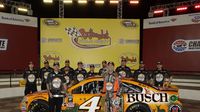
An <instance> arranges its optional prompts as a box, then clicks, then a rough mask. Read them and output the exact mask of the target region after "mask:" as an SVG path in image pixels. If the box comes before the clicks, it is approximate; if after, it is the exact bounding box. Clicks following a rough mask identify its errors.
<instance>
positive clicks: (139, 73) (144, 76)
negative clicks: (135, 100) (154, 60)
mask: <svg viewBox="0 0 200 112" xmlns="http://www.w3.org/2000/svg"><path fill="white" fill-rule="evenodd" d="M134 78H135V80H137V81H139V82H145V83H148V81H149V80H150V77H149V74H148V72H147V71H146V70H141V69H138V70H136V71H135V72H134Z"/></svg>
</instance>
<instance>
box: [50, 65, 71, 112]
mask: <svg viewBox="0 0 200 112" xmlns="http://www.w3.org/2000/svg"><path fill="white" fill-rule="evenodd" d="M59 67H60V65H59V63H58V62H55V63H54V64H53V69H54V71H53V72H51V73H50V74H49V75H48V77H47V90H48V94H49V112H55V110H56V112H61V107H62V103H63V98H64V97H65V95H66V90H67V86H66V80H65V78H64V76H63V74H62V73H61V72H60V70H59Z"/></svg>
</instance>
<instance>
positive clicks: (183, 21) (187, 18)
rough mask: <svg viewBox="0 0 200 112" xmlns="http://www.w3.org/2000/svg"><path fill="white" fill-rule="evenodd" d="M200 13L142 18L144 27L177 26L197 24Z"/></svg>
mask: <svg viewBox="0 0 200 112" xmlns="http://www.w3.org/2000/svg"><path fill="white" fill-rule="evenodd" d="M199 23H200V13H192V14H184V15H179V16H168V17H159V18H150V19H145V20H144V23H143V25H144V29H149V28H159V27H169V26H179V25H188V24H199Z"/></svg>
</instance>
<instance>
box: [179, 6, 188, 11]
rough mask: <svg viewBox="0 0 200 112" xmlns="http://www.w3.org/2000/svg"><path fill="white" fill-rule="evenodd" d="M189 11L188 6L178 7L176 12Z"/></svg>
mask: <svg viewBox="0 0 200 112" xmlns="http://www.w3.org/2000/svg"><path fill="white" fill-rule="evenodd" d="M187 9H188V7H187V6H182V7H177V8H176V11H186V10H187Z"/></svg>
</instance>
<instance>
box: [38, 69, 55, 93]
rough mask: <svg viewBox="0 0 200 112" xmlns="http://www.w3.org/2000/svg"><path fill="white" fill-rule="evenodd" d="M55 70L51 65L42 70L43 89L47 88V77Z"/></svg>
mask: <svg viewBox="0 0 200 112" xmlns="http://www.w3.org/2000/svg"><path fill="white" fill-rule="evenodd" d="M51 72H53V68H51V67H43V68H42V69H41V70H40V79H41V80H42V85H41V90H46V89H47V85H46V84H47V83H46V82H47V77H48V75H49V73H51Z"/></svg>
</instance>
